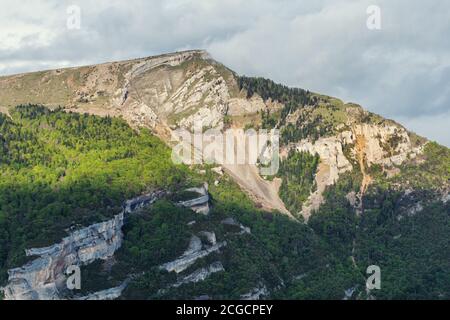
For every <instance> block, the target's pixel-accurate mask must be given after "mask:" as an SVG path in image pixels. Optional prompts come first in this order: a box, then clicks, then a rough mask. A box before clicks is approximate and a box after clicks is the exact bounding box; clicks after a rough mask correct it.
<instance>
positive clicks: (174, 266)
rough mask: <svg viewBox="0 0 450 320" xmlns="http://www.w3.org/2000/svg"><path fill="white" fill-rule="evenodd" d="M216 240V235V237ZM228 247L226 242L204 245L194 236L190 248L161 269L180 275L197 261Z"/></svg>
mask: <svg viewBox="0 0 450 320" xmlns="http://www.w3.org/2000/svg"><path fill="white" fill-rule="evenodd" d="M214 238H215V235H214ZM226 245H227V242H226V241H223V242H220V243H215V244H214V245H203V243H202V240H201V239H200V238H199V237H197V236H195V235H194V236H192V238H191V242H190V244H189V248H188V249H187V250H186V251H185V252H184V253H183V254H182V255H181V257H179V258H178V259H176V260H174V261H171V262H168V263H165V264H163V265H162V266H161V267H160V268H161V269H164V270H167V271H168V272H176V273H180V272H183V271H184V270H186V269H188V268H189V267H190V266H192V265H193V264H194V263H195V262H196V261H197V260H199V259H201V258H204V257H206V256H208V255H210V254H211V253H213V252H216V251H219V250H220V249H221V248H222V247H225V246H226Z"/></svg>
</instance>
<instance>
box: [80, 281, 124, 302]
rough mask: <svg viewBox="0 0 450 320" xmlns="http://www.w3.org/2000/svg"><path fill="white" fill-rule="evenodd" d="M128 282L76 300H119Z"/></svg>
mask: <svg viewBox="0 0 450 320" xmlns="http://www.w3.org/2000/svg"><path fill="white" fill-rule="evenodd" d="M128 282H129V281H128V280H127V281H125V282H124V283H122V284H121V285H120V286H118V287H116V288H111V289H107V290H102V291H99V292H95V293H92V294H90V295H87V296H85V297H81V298H78V299H76V300H115V299H117V298H120V296H121V295H122V292H123V291H124V290H125V289H126V288H127V286H128Z"/></svg>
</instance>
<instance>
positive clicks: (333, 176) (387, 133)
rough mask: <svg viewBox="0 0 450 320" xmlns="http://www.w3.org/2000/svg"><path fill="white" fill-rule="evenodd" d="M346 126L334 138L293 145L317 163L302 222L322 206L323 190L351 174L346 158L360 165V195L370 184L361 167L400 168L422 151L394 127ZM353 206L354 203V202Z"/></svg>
mask: <svg viewBox="0 0 450 320" xmlns="http://www.w3.org/2000/svg"><path fill="white" fill-rule="evenodd" d="M350 126H351V130H345V131H342V132H340V133H339V134H337V135H335V136H331V137H324V138H320V139H318V140H317V141H315V142H312V141H311V140H309V139H306V140H303V141H301V142H299V143H297V144H295V145H294V148H295V149H296V150H297V151H303V152H308V153H310V154H312V155H314V154H318V155H319V156H320V160H321V164H320V165H319V169H318V172H317V174H316V186H317V190H316V191H315V192H313V193H312V194H311V196H310V197H309V199H308V200H307V201H306V203H305V204H304V206H303V209H302V212H301V213H302V215H303V216H304V218H305V219H308V218H309V217H310V216H311V214H312V212H313V211H315V210H317V209H319V207H320V205H321V204H322V203H323V201H324V199H323V196H322V195H323V192H324V191H325V189H326V187H328V186H331V185H333V184H335V183H336V182H337V180H338V179H339V176H340V175H341V174H343V173H345V172H348V171H352V170H353V165H352V164H351V162H350V161H349V160H350V159H348V158H347V157H348V156H350V157H351V158H352V159H351V160H354V161H358V162H359V163H360V167H361V168H360V170H362V173H363V176H364V181H363V186H364V188H363V190H361V193H363V192H364V191H365V189H366V188H367V186H368V184H370V182H371V178H370V177H369V176H368V175H367V174H366V173H365V167H370V166H372V165H374V164H379V165H382V166H383V167H392V166H394V165H400V164H402V163H403V162H405V161H406V160H407V159H409V158H414V157H416V156H417V155H418V154H420V153H421V152H422V148H423V147H416V148H414V147H413V146H412V144H411V141H410V138H409V135H408V132H407V131H406V130H405V129H404V128H402V127H400V126H398V125H393V124H386V123H384V124H379V125H375V124H356V125H355V124H350ZM346 147H347V149H349V150H350V153H349V154H347V155H346V154H344V148H346ZM285 153H287V152H285ZM390 172H392V170H391V171H390ZM359 197H361V194H360V195H359ZM352 200H353V198H352ZM353 202H354V203H356V200H355V201H353Z"/></svg>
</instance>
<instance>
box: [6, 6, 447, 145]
mask: <svg viewBox="0 0 450 320" xmlns="http://www.w3.org/2000/svg"><path fill="white" fill-rule="evenodd" d="M373 4H374V5H378V6H379V7H380V8H381V19H382V20H381V22H382V25H381V30H369V29H368V28H367V27H366V20H367V18H368V15H367V13H366V9H367V7H368V6H369V5H373ZM0 5H1V7H2V11H0V30H1V32H0V74H12V73H17V72H24V71H33V70H40V69H45V68H54V67H61V66H68V65H81V64H90V63H98V62H103V61H110V60H120V59H127V58H136V57H141V56H149V55H153V54H159V53H163V52H171V51H176V50H182V49H193V48H205V49H207V50H208V51H209V52H210V53H211V54H212V55H213V56H214V57H215V58H216V59H217V60H219V61H221V62H223V63H224V64H226V65H228V66H229V67H231V68H232V69H234V70H235V71H237V72H238V73H240V74H247V75H258V76H264V77H268V78H272V79H274V80H276V81H278V82H282V83H285V84H288V85H291V86H298V87H302V88H306V89H310V90H312V91H316V92H321V93H325V94H329V95H333V96H337V97H340V98H342V99H344V100H346V101H353V102H357V103H360V104H362V105H364V106H365V107H366V108H367V109H369V110H371V111H374V112H377V113H380V114H382V115H383V116H386V117H389V118H393V119H395V120H399V121H400V122H402V123H404V124H405V125H406V126H407V127H409V128H410V129H412V130H415V131H416V132H417V133H419V134H422V135H424V136H427V137H429V138H431V139H435V140H437V141H439V142H440V143H442V144H445V145H447V146H450V130H448V129H447V128H446V124H448V123H450V37H449V36H448V35H449V32H450V19H449V18H448V12H450V2H449V1H447V0H430V1H421V0H409V1H406V0H396V1H392V0H391V1H389V0H362V1H360V0H310V1H298V0H297V1H295V0H292V1H290V0H227V1H220V0H164V1H163V0H161V1H156V0H151V1H148V0H129V1H119V0H110V1H106V0H97V1H95V4H93V2H92V1H87V0H72V1H61V0H47V1H38V0H25V1H20V2H19V1H15V2H12V1H10V0H0ZM70 5H78V6H79V7H80V9H81V29H80V30H68V29H67V27H66V21H67V18H68V15H67V12H66V10H67V8H68V7H69V6H70Z"/></svg>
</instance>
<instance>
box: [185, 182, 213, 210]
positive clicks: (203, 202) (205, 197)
mask: <svg viewBox="0 0 450 320" xmlns="http://www.w3.org/2000/svg"><path fill="white" fill-rule="evenodd" d="M186 191H187V192H194V193H197V194H198V195H199V197H198V198H195V199H191V200H187V201H180V202H178V205H179V206H181V207H185V208H189V209H191V210H192V211H195V212H197V213H200V214H203V215H208V214H209V211H210V207H209V193H208V184H207V183H205V184H204V186H203V187H201V188H190V189H187V190H186Z"/></svg>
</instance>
